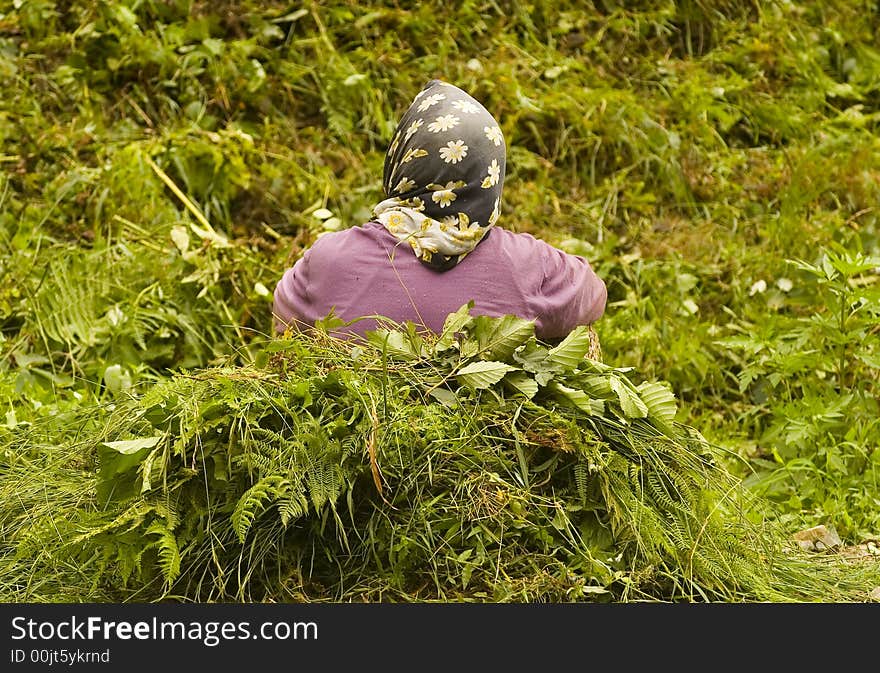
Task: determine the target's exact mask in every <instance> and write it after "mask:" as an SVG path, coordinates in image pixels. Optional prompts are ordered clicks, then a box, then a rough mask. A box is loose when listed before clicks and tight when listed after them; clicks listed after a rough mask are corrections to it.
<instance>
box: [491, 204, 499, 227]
mask: <svg viewBox="0 0 880 673" xmlns="http://www.w3.org/2000/svg"><path fill="white" fill-rule="evenodd" d="M499 217H501V199H500V198H497V199H495V207H494V208H493V209H492V214H491V215H489V226H490V227H494V226H495V223H496V222H497V221H498V218H499Z"/></svg>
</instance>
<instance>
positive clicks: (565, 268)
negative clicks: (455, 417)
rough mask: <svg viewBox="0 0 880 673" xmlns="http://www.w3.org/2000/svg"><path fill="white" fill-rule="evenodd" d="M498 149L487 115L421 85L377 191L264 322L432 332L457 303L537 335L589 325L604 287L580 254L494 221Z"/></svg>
mask: <svg viewBox="0 0 880 673" xmlns="http://www.w3.org/2000/svg"><path fill="white" fill-rule="evenodd" d="M505 167H506V146H505V143H504V138H503V134H502V132H501V129H500V127H499V125H498V123H497V122H496V120H495V119H494V117H492V115H491V114H490V113H489V112H488V111H487V110H486V109H485V108H484V107H483V106H482V105H481V104H480V103H479V102H477V101H476V100H475V99H474V98H472V97H471V96H470V95H468V94H467V93H465V92H464V91H462V90H461V89H459V88H458V87H455V86H453V85H451V84H448V83H445V82H441V81H439V80H432V81H431V82H429V83H428V84H427V85H426V86H425V87H424V88H423V89H422V91H421V92H420V93H419V94H418V95H417V96H416V98H415V100H414V101H413V102H412V104H411V105H410V107H409V109H408V110H407V111H406V113H405V114H404V115H403V117H402V118H401V120H400V122H399V124H398V126H397V130H396V132H395V134H394V137H393V139H392V141H391V145H390V147H389V148H388V152H387V154H386V157H385V165H384V171H383V172H384V175H383V189H384V191H385V194H386V196H387V197H388V198H386V199H385V200H383V201H382V202H380V203H379V204H377V205H376V206H375V208H374V209H373V215H374V219H373V220H372V221H370V222H367V223H364V224H363V225H361V226H355V227H352V228H350V229H346V230H344V231H340V232H335V233H331V234H325V235H324V236H322V237H320V238H319V239H318V240H317V241H316V242H315V244H314V245H312V247H311V248H309V249H308V250H307V251H306V252H305V254H304V255H303V257H302V258H301V259H300V260H299V261H297V263H296V264H295V265H294V266H293V268H291V269H288V270H287V271H286V272H285V274H284V276H283V277H282V278H281V280H280V281H279V282H278V285H277V286H276V288H275V295H274V299H275V303H274V314H275V319H276V328H277V329H278V330H279V331H283V330H284V329H285V328H286V327H287V326H292V327H294V328H303V327H308V326H310V325H314V323H315V321H316V320H319V319H321V318H324V317H326V316H327V315H328V314H329V313H330V312H331V311H332V312H333V314H334V315H335V316H337V317H339V318H342V319H343V320H346V321H351V320H356V319H358V318H363V319H362V320H357V322H355V323H353V324H352V325H351V326H349V327H347V328H345V329H344V330H343V332H348V333H350V334H352V335H363V334H364V333H365V332H366V331H367V330H370V329H374V328H375V326H376V317H378V316H382V317H385V318H390V319H391V320H393V321H395V322H404V321H412V322H414V323H416V324H417V325H419V326H421V327H424V328H425V329H427V330H431V331H434V332H437V331H439V330H440V329H441V327H442V325H443V321H444V320H445V318H446V316H447V315H448V314H449V313H451V312H453V311H455V310H457V309H458V308H460V307H461V306H462V305H464V304H466V303H467V302H469V301H473V302H474V308H473V310H472V313H473V314H474V315H489V316H500V315H506V314H513V315H518V316H520V317H523V318H527V319H530V320H535V327H536V333H537V335H538V336H539V337H540V338H543V339H555V338H559V337H562V336H564V335H565V334H567V333H568V332H569V331H571V330H572V329H573V328H574V327H576V326H577V325H586V324H590V323H592V322H594V321H595V320H597V319H598V318H599V317H600V316H601V315H602V313H603V312H604V309H605V303H606V299H607V294H606V289H605V284H604V283H603V282H602V280H601V279H599V278H598V277H597V276H596V274H595V272H594V271H593V269H592V267H591V266H590V264H589V262H588V261H587V260H586V259H584V258H583V257H580V256H577V255H570V254H567V253H565V252H563V251H561V250H558V249H556V248H554V247H552V246H550V245H548V244H547V243H544V242H543V241H540V240H538V239H536V238H534V237H533V236H531V235H529V234H520V233H513V232H511V231H508V230H506V229H502V228H501V227H498V226H496V223H497V221H498V219H499V217H500V213H501V192H502V188H503V185H504V171H505Z"/></svg>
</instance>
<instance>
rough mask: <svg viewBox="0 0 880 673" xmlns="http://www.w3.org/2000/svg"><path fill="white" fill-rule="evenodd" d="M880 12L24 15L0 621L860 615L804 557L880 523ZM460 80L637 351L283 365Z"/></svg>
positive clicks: (1, 325)
mask: <svg viewBox="0 0 880 673" xmlns="http://www.w3.org/2000/svg"><path fill="white" fill-rule="evenodd" d="M875 5H876V3H874V2H868V1H867V0H862V1H856V2H848V1H844V0H831V1H829V2H820V1H819V0H810V1H804V2H793V1H786V0H752V1H751V2H743V3H738V2H729V1H727V0H666V1H661V0H657V1H654V2H652V1H647V0H645V1H638V2H615V1H612V0H595V2H555V3H550V2H540V1H536V2H532V3H519V2H500V3H491V2H486V3H470V2H465V3H461V4H460V5H458V6H457V7H456V8H455V9H454V10H453V9H451V6H450V5H449V3H439V2H426V3H418V4H416V3H413V4H412V5H403V4H401V3H397V4H394V3H387V4H382V3H378V2H372V3H354V2H326V3H320V4H318V3H310V4H305V5H288V4H284V3H274V2H265V3H257V2H252V1H250V0H247V1H246V2H241V3H228V2H214V3H196V2H190V1H179V0H168V1H165V2H158V1H150V0H147V1H144V2H140V1H137V0H132V1H125V2H106V3H85V2H65V3H60V2H58V3H56V2H51V1H49V0H16V1H15V2H8V1H7V2H4V3H2V5H0V86H2V87H3V88H4V93H5V95H4V96H3V97H2V98H0V143H2V146H0V164H2V167H3V169H4V170H3V176H2V178H0V180H2V184H0V204H2V208H0V277H2V279H3V282H2V283H0V403H2V406H3V415H0V421H2V422H0V599H2V600H7V601H57V600H70V601H78V600H98V601H104V600H158V599H160V598H165V599H169V598H170V599H180V600H217V599H227V600H228V599H232V600H378V599H382V600H399V601H405V600H477V601H487V600H502V601H516V600H552V601H565V600H616V601H626V600H644V599H650V600H723V601H739V600H866V599H867V595H868V592H869V591H871V589H872V588H873V587H875V586H878V585H880V569H878V567H877V566H878V564H877V560H876V558H874V559H871V558H866V559H862V560H859V561H854V560H852V559H851V558H850V559H849V560H844V557H842V556H839V555H836V554H812V555H805V554H803V553H801V552H800V551H798V550H796V549H792V548H791V546H790V545H788V544H787V539H788V538H789V537H790V535H791V534H792V533H794V532H795V531H797V530H800V529H802V528H806V527H809V526H814V525H818V524H825V525H829V526H834V527H835V528H836V530H837V531H838V532H839V533H840V535H841V537H842V538H843V540H844V544H845V545H847V546H850V547H855V546H856V545H863V548H864V549H870V548H871V547H870V545H866V544H865V543H868V542H870V541H871V540H874V541H876V540H877V538H878V536H880V496H878V493H880V450H878V445H880V420H878V419H880V409H878V395H877V384H878V378H880V338H878V337H880V282H878V278H880V239H878V233H880V232H878V221H880V211H878V208H877V204H878V203H880V135H878V121H880V107H878V106H880V50H878V49H877V47H876V44H877V38H878V36H880V15H878V14H877V8H876V6H875ZM434 77H439V78H442V79H446V80H448V81H451V82H453V83H455V84H458V85H460V86H462V87H463V88H465V89H467V90H468V91H469V92H470V93H472V94H473V95H474V96H475V97H476V98H478V99H479V100H480V101H482V102H483V103H484V104H485V106H486V107H487V108H488V109H489V110H490V111H492V112H493V114H494V115H495V116H496V117H497V118H498V120H499V122H500V124H501V126H502V128H503V130H504V133H505V136H506V139H507V142H508V148H509V160H508V174H507V178H506V181H505V192H504V203H503V211H502V219H501V221H500V225H501V226H505V227H507V228H510V229H513V230H516V231H528V232H531V233H534V234H535V235H538V236H540V237H542V238H544V239H545V240H547V241H549V242H551V243H554V244H556V245H558V246H559V247H561V248H564V249H566V250H569V251H570V252H575V253H579V254H583V255H584V256H586V257H587V258H588V259H589V260H590V261H591V262H592V263H593V265H594V267H595V268H596V269H597V271H598V273H599V274H600V276H601V277H602V278H603V279H605V281H606V283H607V285H608V289H609V303H608V308H607V311H606V315H605V316H604V317H603V318H602V319H601V321H600V322H599V323H597V325H596V331H597V332H598V334H599V337H600V338H601V342H602V350H603V354H604V355H603V359H604V364H602V363H601V362H599V361H598V360H596V359H590V358H586V359H585V358H584V357H583V356H584V354H585V353H586V344H587V341H586V336H585V333H582V332H578V333H575V334H574V335H573V336H572V338H571V339H570V340H569V341H568V342H567V345H566V346H565V347H563V346H561V345H560V346H557V347H556V349H557V350H555V351H554V350H552V349H551V347H550V346H549V345H547V344H540V343H538V342H536V341H535V340H534V337H533V336H532V334H531V331H530V326H529V325H528V324H527V323H523V322H522V321H517V320H514V319H512V318H508V319H505V320H499V321H487V320H484V319H483V320H480V319H476V320H475V319H472V318H470V317H469V316H468V315H467V314H466V313H465V312H461V313H459V314H457V315H456V316H454V317H453V318H451V320H452V321H454V322H455V324H454V327H455V328H456V331H458V332H461V333H462V334H463V335H464V336H463V338H461V339H453V338H451V336H450V335H449V334H447V335H446V336H445V337H441V338H440V339H439V340H436V339H427V340H421V341H420V340H419V339H418V338H417V337H416V336H415V335H413V334H412V333H411V332H409V331H407V329H406V327H405V326H401V327H399V328H397V327H395V326H389V330H388V331H386V332H381V333H378V334H377V335H376V336H375V338H374V339H373V341H372V342H371V343H370V344H364V345H361V346H360V347H359V348H357V349H355V350H352V346H351V344H343V343H339V342H336V341H334V340H330V339H327V338H326V337H323V336H322V335H321V334H320V333H319V334H315V335H312V336H309V337H303V336H299V337H296V338H292V339H272V338H271V314H270V309H271V291H272V289H273V288H274V285H275V283H276V282H277V280H278V279H279V278H280V276H281V274H282V273H283V271H284V269H286V268H287V267H288V266H289V265H290V264H292V263H293V261H295V259H296V258H297V257H298V255H299V254H301V252H302V250H303V249H304V248H305V247H306V246H308V245H309V244H310V243H311V242H312V241H313V240H314V239H315V237H316V236H318V235H319V234H320V233H321V232H322V231H325V230H330V229H334V228H338V227H345V226H353V225H356V224H359V223H361V222H363V221H365V220H366V219H368V218H369V210H370V207H371V205H372V204H373V203H375V202H377V201H378V200H379V199H380V198H381V167H382V159H383V155H384V150H385V144H386V143H387V142H388V140H389V139H390V135H391V133H392V132H393V129H394V126H395V124H396V121H397V118H398V115H399V114H400V113H401V112H402V110H403V109H404V108H405V107H406V105H407V104H408V103H409V101H410V100H411V99H412V97H413V96H414V95H415V93H416V92H417V91H418V90H419V89H420V88H421V86H422V85H423V84H424V82H425V81H427V80H428V79H431V78H434ZM319 209H328V210H330V211H331V213H332V217H324V218H319V217H316V216H315V215H314V213H315V212H316V211H319ZM321 214H326V213H321ZM673 395H674V397H675V398H677V401H678V404H677V405H675V404H674V402H673V397H672V396H673Z"/></svg>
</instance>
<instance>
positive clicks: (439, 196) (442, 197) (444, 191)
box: [428, 180, 467, 208]
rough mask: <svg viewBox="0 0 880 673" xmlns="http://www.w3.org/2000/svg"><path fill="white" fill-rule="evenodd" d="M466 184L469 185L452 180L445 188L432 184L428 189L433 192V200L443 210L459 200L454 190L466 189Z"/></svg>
mask: <svg viewBox="0 0 880 673" xmlns="http://www.w3.org/2000/svg"><path fill="white" fill-rule="evenodd" d="M466 184H467V183H466V182H463V181H462V180H451V181H449V182H447V183H446V185H445V186H444V185H437V184H434V183H431V184H430V185H428V189H430V190H431V191H432V192H433V194H431V200H432V201H433V202H434V203H437V204H439V205H440V207H441V208H446V207H447V206H448V205H449V204H450V203H452V202H453V201H455V199H457V198H458V194H456V193H455V192H454V191H453V190H455V189H459V188H460V187H464V186H465V185H466Z"/></svg>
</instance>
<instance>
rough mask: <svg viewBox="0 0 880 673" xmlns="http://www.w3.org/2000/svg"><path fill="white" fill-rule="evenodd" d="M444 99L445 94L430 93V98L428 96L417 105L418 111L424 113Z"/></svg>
mask: <svg viewBox="0 0 880 673" xmlns="http://www.w3.org/2000/svg"><path fill="white" fill-rule="evenodd" d="M445 99H446V94H442V93H432V94H431V95H430V96H428V97H427V98H426V99H425V100H423V101H422V102H421V103H420V104H419V107H418V111H419V112H424V111H425V110H427V109H428V108H429V107H431V106H432V105H437V103H439V102H440V101H441V100H445Z"/></svg>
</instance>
